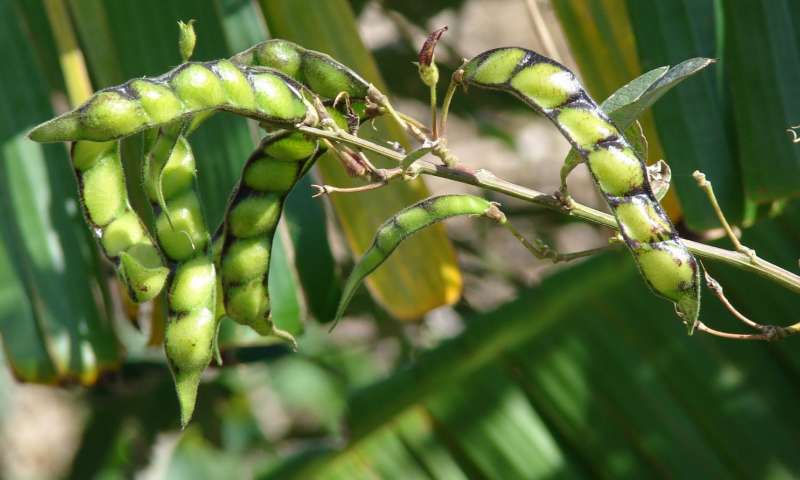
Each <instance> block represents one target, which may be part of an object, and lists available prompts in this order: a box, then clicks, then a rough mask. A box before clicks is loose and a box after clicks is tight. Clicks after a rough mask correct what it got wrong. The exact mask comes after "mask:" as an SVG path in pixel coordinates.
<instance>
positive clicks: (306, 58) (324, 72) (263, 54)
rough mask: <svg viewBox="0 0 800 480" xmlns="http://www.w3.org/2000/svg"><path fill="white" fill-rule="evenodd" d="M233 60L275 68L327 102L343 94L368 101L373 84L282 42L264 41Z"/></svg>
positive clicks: (319, 55)
mask: <svg viewBox="0 0 800 480" xmlns="http://www.w3.org/2000/svg"><path fill="white" fill-rule="evenodd" d="M231 61H232V62H234V63H238V64H243V65H257V66H261V67H269V68H274V69H275V70H279V71H281V72H283V73H285V74H286V75H288V76H289V77H291V78H293V79H294V80H296V81H298V82H300V83H302V84H303V85H305V86H307V87H308V88H309V89H311V90H312V91H313V92H314V93H315V94H316V95H319V96H320V97H322V98H327V99H333V98H336V97H338V96H339V95H340V94H342V93H344V94H346V95H347V96H349V97H350V98H351V99H365V98H366V97H367V96H368V95H369V92H370V88H371V85H370V83H369V82H367V81H366V80H364V79H363V78H361V76H359V75H358V74H357V73H356V72H354V71H353V70H351V69H350V68H349V67H347V66H345V65H343V64H341V63H340V62H338V61H336V60H334V59H333V58H332V57H331V56H329V55H326V54H324V53H321V52H317V51H314V50H309V49H307V48H303V47H301V46H300V45H297V44H295V43H292V42H289V41H287V40H282V39H273V40H267V41H265V42H261V43H259V44H257V45H255V46H253V47H251V48H248V49H247V50H245V51H243V52H241V53H239V54H237V55H235V56H233V57H231Z"/></svg>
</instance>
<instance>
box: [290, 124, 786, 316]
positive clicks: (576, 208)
mask: <svg viewBox="0 0 800 480" xmlns="http://www.w3.org/2000/svg"><path fill="white" fill-rule="evenodd" d="M442 114H443V115H444V112H443V113H442ZM298 130H300V131H302V132H304V133H306V134H309V135H314V136H317V137H321V138H326V139H329V140H332V141H335V142H341V143H346V144H349V145H352V146H354V147H358V148H360V149H362V150H367V151H371V152H374V153H376V154H378V155H381V156H384V157H386V158H389V159H391V160H394V161H396V162H397V163H398V164H399V163H400V162H402V161H403V158H404V155H403V154H402V153H400V152H396V151H394V150H391V149H389V148H386V147H383V146H381V145H377V144H375V143H372V142H370V141H368V140H364V139H363V138H360V137H357V136H355V135H351V134H349V133H347V132H331V131H327V130H320V129H318V128H314V127H308V126H299V127H298ZM441 132H442V133H443V132H444V130H442V131H441ZM412 169H414V171H415V172H416V173H421V174H424V175H430V176H434V177H439V178H445V179H447V180H452V181H454V182H459V183H464V184H467V185H473V186H476V187H480V188H484V189H486V190H491V191H494V192H498V193H502V194H505V195H508V196H510V197H514V198H518V199H520V200H524V201H527V202H530V203H535V204H537V205H541V206H544V207H546V208H549V209H551V210H556V211H559V212H561V213H564V214H567V215H570V216H573V217H575V218H578V219H581V220H584V221H588V222H592V223H596V224H598V225H603V226H606V227H609V228H611V229H614V230H619V225H618V224H617V221H616V219H614V217H613V216H612V215H609V214H607V213H604V212H601V211H599V210H595V209H593V208H591V207H588V206H586V205H583V204H581V203H577V202H574V201H573V202H572V204H571V206H570V208H565V207H564V204H563V203H562V202H560V201H559V200H558V199H557V198H556V197H555V196H553V195H550V194H546V193H543V192H539V191H537V190H534V189H531V188H528V187H523V186H521V185H517V184H515V183H512V182H509V181H508V180H503V179H502V178H499V177H497V176H496V175H494V174H493V173H491V172H489V171H487V170H477V171H471V170H469V169H467V168H465V167H462V166H455V167H446V166H442V165H431V164H427V163H424V162H422V161H418V162H417V163H415V164H414V165H413V166H412ZM682 241H683V243H684V244H685V245H686V247H687V248H688V249H689V251H691V252H692V253H694V254H695V255H697V256H699V257H702V258H707V259H709V260H715V261H718V262H722V263H726V264H728V265H731V266H733V267H736V268H738V269H740V270H745V271H747V272H752V273H755V274H757V275H760V276H762V277H764V278H766V279H768V280H770V281H773V282H775V283H778V284H780V285H782V286H783V287H785V288H787V289H789V290H791V291H793V292H795V293H798V294H800V276H798V275H796V274H794V273H792V272H789V271H788V270H785V269H783V268H781V267H779V266H777V265H774V264H772V263H770V262H767V261H766V260H763V259H761V258H758V257H755V259H753V258H751V257H750V256H749V255H747V254H745V253H742V252H736V251H732V250H725V249H723V248H719V247H714V246H712V245H706V244H704V243H700V242H695V241H692V240H686V239H682ZM798 328H800V327H798Z"/></svg>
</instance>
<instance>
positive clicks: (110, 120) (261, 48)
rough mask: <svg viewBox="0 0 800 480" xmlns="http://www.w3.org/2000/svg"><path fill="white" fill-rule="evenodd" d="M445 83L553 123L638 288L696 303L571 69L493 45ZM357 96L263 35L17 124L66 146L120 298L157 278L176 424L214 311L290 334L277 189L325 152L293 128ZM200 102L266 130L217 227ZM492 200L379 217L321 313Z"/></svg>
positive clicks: (688, 310) (354, 84)
mask: <svg viewBox="0 0 800 480" xmlns="http://www.w3.org/2000/svg"><path fill="white" fill-rule="evenodd" d="M459 80H460V81H461V82H462V83H463V84H464V85H475V86H479V87H485V88H490V89H496V90H503V91H507V92H510V93H512V94H514V95H515V96H517V97H519V98H520V99H521V100H523V101H524V102H526V103H527V104H529V105H530V106H532V107H533V108H535V109H536V110H538V111H539V112H541V113H542V114H544V115H545V116H546V117H547V118H549V119H550V120H552V121H553V122H554V123H555V124H556V126H557V127H558V128H559V130H560V131H561V132H562V133H563V134H564V135H565V136H566V137H567V139H568V140H569V141H570V142H571V144H572V145H573V147H574V148H575V149H576V150H577V151H578V152H579V153H580V154H581V156H582V157H583V159H584V161H585V162H586V163H587V164H588V166H589V168H590V170H591V172H592V174H593V177H594V179H595V181H596V183H597V185H598V187H599V188H600V190H601V191H602V192H603V194H604V196H605V198H606V200H607V201H608V204H609V206H610V207H611V209H612V211H613V212H614V214H615V216H616V217H617V220H618V222H619V224H620V227H621V233H622V236H623V238H624V240H625V243H626V244H627V245H628V247H629V248H630V250H631V251H632V252H633V254H634V258H635V259H636V261H637V264H638V265H639V267H640V270H641V272H642V275H643V276H644V278H645V279H646V280H647V282H648V284H649V285H650V286H651V287H652V289H653V290H654V291H655V292H656V293H657V294H659V295H661V296H663V297H665V298H667V299H669V300H671V301H672V302H674V303H675V305H676V308H677V310H678V313H679V314H680V315H681V316H682V317H683V318H684V320H685V321H687V322H688V323H691V322H693V321H694V320H695V319H696V318H697V310H698V308H699V279H698V274H699V269H698V265H697V262H696V260H695V259H694V257H692V255H691V254H690V253H689V252H688V251H687V250H686V248H685V246H684V245H683V244H682V243H681V241H680V239H679V238H678V236H677V234H676V232H675V229H674V227H673V226H672V224H671V223H670V221H669V219H668V218H667V216H666V215H665V214H664V212H663V210H662V209H661V207H660V205H659V204H658V201H657V200H656V197H655V196H654V194H653V191H652V188H651V186H650V183H649V181H648V177H647V171H646V167H645V165H644V163H643V162H642V160H641V159H640V158H639V157H638V156H637V154H636V153H635V152H634V151H633V149H632V148H631V146H630V145H629V144H628V142H627V141H626V140H625V138H624V136H623V135H622V134H621V133H620V131H619V130H618V129H617V128H616V127H615V126H614V125H613V124H612V123H611V121H610V120H609V119H608V118H607V116H605V114H604V113H603V112H602V111H601V110H600V109H599V108H598V107H597V105H596V103H595V102H594V101H593V100H592V99H591V98H590V97H589V96H588V94H587V93H586V92H585V90H584V89H583V88H582V87H581V86H580V84H579V83H578V81H577V80H576V79H575V76H574V75H573V74H572V73H571V72H570V71H569V70H567V69H566V68H564V67H563V66H561V65H559V64H557V63H555V62H553V61H551V60H549V59H547V58H544V57H542V56H540V55H538V54H536V53H534V52H531V51H528V50H524V49H521V48H503V49H497V50H491V51H488V52H485V53H483V54H481V55H478V56H477V57H475V58H474V59H472V60H470V61H468V62H467V63H466V64H465V65H464V66H463V67H462V68H461V69H460V70H459ZM371 92H373V89H372V87H371V85H370V84H369V83H367V82H366V81H365V80H363V79H362V78H361V77H360V76H359V75H358V74H356V73H355V72H353V71H352V70H351V69H349V68H348V67H346V66H344V65H342V64H341V63H339V62H337V61H336V60H334V59H332V58H331V57H329V56H327V55H324V54H322V53H319V52H315V51H311V50H307V49H304V48H302V47H300V46H298V45H295V44H293V43H291V42H287V41H284V40H270V41H267V42H263V43H260V44H258V45H256V46H254V47H252V48H250V49H248V50H246V51H244V52H242V53H239V54H237V55H235V56H233V57H231V58H230V59H227V60H217V61H211V62H185V63H184V64H182V65H180V66H178V67H176V68H174V69H173V70H171V71H169V72H167V73H165V74H163V75H161V76H158V77H152V78H139V79H134V80H131V81H128V82H126V83H124V84H122V85H119V86H114V87H110V88H106V89H104V90H101V91H99V92H97V93H96V94H95V95H94V96H92V97H91V98H90V99H89V100H88V101H87V102H86V103H85V104H83V105H82V106H80V107H78V108H76V109H75V110H73V111H71V112H68V113H65V114H63V115H61V116H59V117H56V118H54V119H52V120H50V121H48V122H46V123H43V124H42V125H40V126H38V127H36V128H35V129H34V130H33V131H32V132H31V133H30V138H31V139H33V140H35V141H39V142H57V141H70V142H73V144H72V148H71V160H72V165H73V167H74V170H75V173H76V177H77V180H78V185H79V190H80V198H81V205H82V208H83V212H84V214H85V217H86V221H87V223H88V224H89V225H90V227H91V229H92V231H93V233H94V235H95V236H96V238H97V240H98V243H99V245H100V248H101V250H102V252H103V253H104V255H105V257H106V258H107V259H108V260H109V261H110V262H111V263H112V264H113V265H114V266H115V269H116V272H117V274H118V277H119V279H120V280H121V282H122V284H123V285H125V287H126V288H127V290H128V293H129V296H130V297H131V299H133V300H134V301H136V302H144V301H147V300H151V299H153V298H154V297H155V296H156V295H158V294H159V293H160V292H161V291H162V290H164V289H165V288H166V291H167V305H168V310H169V315H168V321H167V325H166V331H165V339H164V345H165V352H166V356H167V359H168V362H169V365H170V367H171V370H172V372H173V375H174V378H175V383H176V388H177V392H178V398H179V403H180V407H181V419H182V423H183V424H184V425H185V424H186V423H187V422H188V421H189V419H190V418H191V415H192V412H193V410H194V405H195V401H196V395H197V388H198V385H199V382H200V376H201V374H202V372H203V371H204V370H205V368H206V367H207V366H208V364H209V363H210V361H211V359H212V356H213V353H214V348H215V337H216V332H217V326H218V323H219V321H220V319H221V318H222V317H223V316H227V317H229V318H231V319H233V320H235V321H236V322H238V323H241V324H243V325H247V326H249V327H251V328H253V329H254V330H255V331H257V332H258V333H260V334H262V335H275V336H278V337H283V338H285V339H287V340H290V341H293V339H292V338H291V336H290V335H288V334H287V333H285V332H282V331H280V330H279V329H277V328H276V327H275V325H274V324H273V322H272V320H271V317H270V299H269V293H268V286H267V278H268V272H269V264H270V256H271V248H272V243H273V237H274V234H275V231H276V227H277V224H278V221H279V219H280V216H281V212H282V210H283V204H284V201H285V199H286V197H287V195H288V193H289V192H290V191H291V189H292V188H293V187H294V185H295V184H296V183H297V182H298V180H299V179H300V178H301V177H302V176H303V175H304V174H305V173H306V172H307V171H308V170H309V168H311V166H312V165H313V164H314V161H315V160H316V159H317V158H318V157H319V156H320V154H321V153H323V152H324V151H326V148H327V147H328V144H326V143H325V142H323V141H320V140H319V139H318V138H314V137H312V136H309V135H306V134H304V133H301V132H300V131H298V130H297V126H298V125H308V126H318V125H321V124H322V123H324V122H323V118H324V119H326V120H328V121H333V122H334V123H336V124H338V125H339V128H348V127H352V121H351V122H349V123H348V121H347V120H348V119H347V118H346V117H345V116H344V115H343V114H342V113H341V112H339V110H337V107H336V103H337V100H339V99H340V98H342V97H346V99H347V102H346V103H347V104H348V105H352V104H359V103H360V104H361V105H362V106H363V105H365V104H367V103H368V102H369V99H370V95H371ZM379 96H380V97H382V98H385V97H383V95H380V94H379ZM323 105H324V106H323ZM320 106H322V110H320ZM215 111H228V112H232V113H234V114H237V115H240V116H244V117H247V118H251V119H255V120H257V121H258V122H259V123H260V125H261V126H262V127H264V128H265V129H267V130H268V132H269V133H268V135H267V136H266V137H265V138H264V139H263V140H262V142H261V143H260V145H259V146H258V147H257V148H256V150H255V152H254V153H253V154H252V155H251V157H250V158H249V159H248V160H247V162H246V164H245V166H244V168H243V171H242V175H241V178H240V180H239V182H238V184H237V185H236V187H235V190H234V192H233V193H232V195H231V197H230V201H229V203H228V206H227V209H226V212H225V216H224V219H223V222H222V224H221V225H220V226H219V228H217V230H216V231H215V232H213V233H212V232H211V231H210V230H209V229H208V226H207V223H206V221H205V219H204V217H203V213H202V209H201V207H200V205H201V202H200V198H199V196H198V192H197V190H196V187H195V184H196V182H195V176H196V168H195V160H194V156H193V153H192V149H191V146H190V144H189V142H188V141H187V138H186V137H187V135H188V134H189V132H190V131H191V130H192V129H194V128H195V127H196V126H197V124H199V123H200V122H201V121H202V120H203V119H204V118H206V117H207V116H208V115H209V114H211V113H213V112H215ZM352 111H353V110H349V112H352ZM362 111H363V109H362ZM351 116H352V115H351ZM142 132H143V134H144V139H145V142H144V143H145V148H144V152H145V158H144V161H143V172H142V180H143V184H144V190H145V193H146V196H147V198H148V200H149V201H150V203H151V205H152V208H153V211H154V214H155V227H154V228H153V231H152V232H151V231H150V230H149V229H148V228H147V227H146V225H145V223H144V222H143V221H142V219H141V218H140V217H139V215H138V214H137V213H136V211H135V210H134V209H133V208H131V205H130V201H129V198H128V193H127V191H126V187H125V177H124V173H123V169H122V163H121V160H120V147H119V140H120V139H122V138H124V137H128V136H131V135H134V134H137V133H142ZM492 208H493V205H492V204H491V203H489V202H488V201H486V200H484V199H481V198H478V197H474V196H467V195H445V196H441V197H434V198H431V199H427V200H425V201H423V202H420V203H418V204H415V205H412V206H410V207H408V208H406V209H404V210H403V211H401V212H399V213H398V214H397V215H395V216H394V217H392V218H391V219H390V220H389V221H387V222H386V223H385V224H384V225H383V226H382V227H380V229H379V231H378V233H377V234H376V237H375V240H374V242H373V244H372V246H371V247H370V248H369V249H368V250H367V252H366V253H365V254H364V256H363V257H362V259H361V261H360V262H359V263H358V264H357V265H356V267H355V269H354V271H353V274H352V275H351V277H350V279H349V280H348V282H347V284H346V286H345V291H344V296H343V300H342V303H341V305H340V308H339V311H338V312H337V318H338V317H340V316H341V315H342V313H343V312H344V309H345V307H346V305H347V303H348V301H349V299H350V298H351V297H352V295H353V292H354V291H355V289H356V288H357V287H358V285H359V284H360V282H361V281H362V280H363V279H364V278H365V277H366V276H367V275H368V274H369V273H370V272H372V271H373V270H374V269H375V268H377V267H378V266H379V265H380V264H381V263H382V262H383V261H384V260H385V259H386V258H387V257H388V256H389V255H390V254H391V252H392V251H393V250H394V249H395V248H396V247H397V246H398V245H399V243H400V242H401V241H402V240H403V239H404V238H406V237H407V236H409V235H411V234H413V233H414V232H416V231H418V230H420V229H422V228H424V227H426V226H428V225H430V224H432V223H434V222H437V221H441V220H443V219H446V218H449V217H452V216H455V215H487V213H488V212H489V211H490V210H492Z"/></svg>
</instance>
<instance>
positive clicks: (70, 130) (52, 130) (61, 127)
mask: <svg viewBox="0 0 800 480" xmlns="http://www.w3.org/2000/svg"><path fill="white" fill-rule="evenodd" d="M79 129H80V124H79V122H78V118H77V117H76V116H74V115H71V114H66V115H62V116H60V117H56V118H54V119H52V120H49V121H47V122H44V123H42V124H40V125H38V126H36V127H35V128H34V129H33V130H31V131H30V132H28V138H30V139H31V140H33V141H34V142H39V143H50V142H67V141H70V140H76V139H77V137H78V130H79Z"/></svg>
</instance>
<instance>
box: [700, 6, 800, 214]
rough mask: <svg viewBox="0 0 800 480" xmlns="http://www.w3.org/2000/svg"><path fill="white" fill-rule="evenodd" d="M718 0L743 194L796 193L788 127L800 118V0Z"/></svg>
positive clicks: (799, 186) (795, 160)
mask: <svg viewBox="0 0 800 480" xmlns="http://www.w3.org/2000/svg"><path fill="white" fill-rule="evenodd" d="M700 3H705V2H700ZM709 3H710V2H709ZM716 3H717V4H720V3H721V5H722V10H723V11H722V12H719V11H717V12H715V13H716V15H717V22H720V23H723V22H724V25H725V29H724V46H723V45H720V46H719V48H720V49H722V53H723V63H724V64H725V67H726V72H725V77H724V82H725V83H726V86H729V88H730V97H729V98H728V100H729V102H730V104H729V106H728V108H729V110H730V111H732V112H733V120H734V121H733V122H729V125H731V126H732V127H733V129H734V131H735V133H736V143H735V146H736V148H737V149H738V153H739V161H740V162H741V166H742V180H743V182H744V189H745V194H746V195H747V198H748V199H752V200H753V201H756V202H768V201H771V200H776V199H781V198H784V197H787V196H794V197H796V196H797V195H798V194H800V148H798V146H797V145H794V144H792V143H790V142H789V140H788V139H789V137H788V136H787V134H786V131H785V130H786V128H787V127H789V126H790V125H797V124H798V123H800V2H796V1H794V0H755V1H750V2H737V1H730V0H725V1H722V2H716ZM709 178H711V179H713V178H714V177H709ZM715 190H716V185H715Z"/></svg>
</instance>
